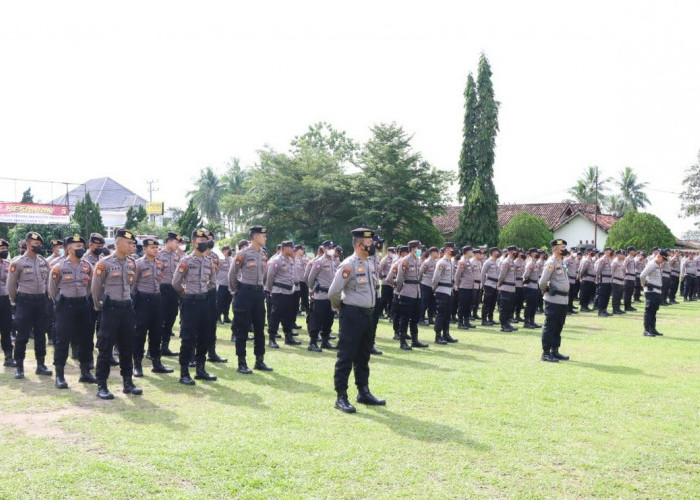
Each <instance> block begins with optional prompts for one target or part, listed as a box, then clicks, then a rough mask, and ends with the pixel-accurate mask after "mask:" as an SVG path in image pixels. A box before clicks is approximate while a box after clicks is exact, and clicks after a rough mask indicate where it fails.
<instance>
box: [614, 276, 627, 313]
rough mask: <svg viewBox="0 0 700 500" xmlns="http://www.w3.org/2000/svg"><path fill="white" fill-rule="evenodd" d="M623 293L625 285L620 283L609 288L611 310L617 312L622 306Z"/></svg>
mask: <svg viewBox="0 0 700 500" xmlns="http://www.w3.org/2000/svg"><path fill="white" fill-rule="evenodd" d="M624 291H625V285H624V284H622V283H613V284H612V287H611V294H612V310H613V311H619V310H620V305H621V304H622V295H623V293H624Z"/></svg>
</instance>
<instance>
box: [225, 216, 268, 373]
mask: <svg viewBox="0 0 700 500" xmlns="http://www.w3.org/2000/svg"><path fill="white" fill-rule="evenodd" d="M266 242H267V228H264V227H263V226H253V227H251V228H250V245H249V246H247V247H246V248H244V249H243V250H240V251H239V252H238V254H237V255H236V258H235V259H234V260H233V265H232V266H231V271H230V272H229V275H228V286H229V289H230V290H231V293H233V294H234V299H233V302H234V303H233V307H234V315H233V333H234V335H235V338H236V356H237V357H238V372H239V373H243V374H246V375H248V374H251V373H253V372H252V371H251V370H250V368H248V364H247V363H246V345H245V343H246V340H247V339H248V331H249V329H250V325H253V333H254V336H255V338H254V351H253V352H254V354H255V366H254V368H255V369H256V370H263V371H272V368H270V367H269V366H267V365H266V364H265V331H264V328H265V292H264V291H263V285H264V276H265V272H266V267H267V262H266V256H265V254H264V252H263V247H264V246H265V243H266Z"/></svg>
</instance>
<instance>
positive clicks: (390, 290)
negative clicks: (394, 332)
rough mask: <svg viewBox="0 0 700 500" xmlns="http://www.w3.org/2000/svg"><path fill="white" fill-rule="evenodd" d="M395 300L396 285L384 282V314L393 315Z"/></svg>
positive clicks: (382, 307) (382, 302)
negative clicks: (392, 308)
mask: <svg viewBox="0 0 700 500" xmlns="http://www.w3.org/2000/svg"><path fill="white" fill-rule="evenodd" d="M393 301H394V287H393V286H391V285H384V284H382V299H381V304H382V306H381V311H382V314H386V315H387V316H391V315H392V310H391V306H392V303H393Z"/></svg>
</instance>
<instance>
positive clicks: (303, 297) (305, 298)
mask: <svg viewBox="0 0 700 500" xmlns="http://www.w3.org/2000/svg"><path fill="white" fill-rule="evenodd" d="M294 294H295V295H296V310H297V311H302V312H306V313H308V312H309V285H307V284H306V282H305V281H300V282H299V290H297V291H296V292H294Z"/></svg>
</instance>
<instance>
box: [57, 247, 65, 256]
mask: <svg viewBox="0 0 700 500" xmlns="http://www.w3.org/2000/svg"><path fill="white" fill-rule="evenodd" d="M65 254H66V251H65V250H64V249H63V248H59V249H58V255H60V256H61V257H63V256H64V255H65Z"/></svg>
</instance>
